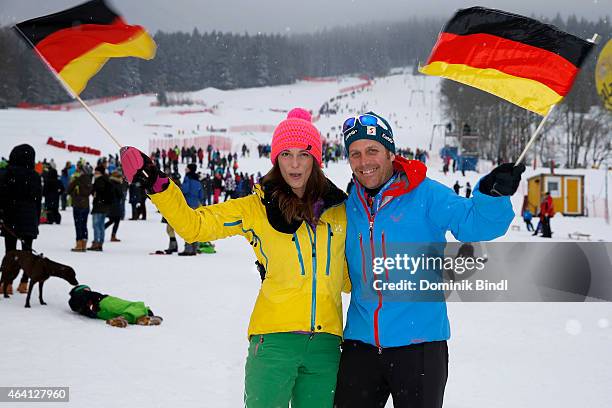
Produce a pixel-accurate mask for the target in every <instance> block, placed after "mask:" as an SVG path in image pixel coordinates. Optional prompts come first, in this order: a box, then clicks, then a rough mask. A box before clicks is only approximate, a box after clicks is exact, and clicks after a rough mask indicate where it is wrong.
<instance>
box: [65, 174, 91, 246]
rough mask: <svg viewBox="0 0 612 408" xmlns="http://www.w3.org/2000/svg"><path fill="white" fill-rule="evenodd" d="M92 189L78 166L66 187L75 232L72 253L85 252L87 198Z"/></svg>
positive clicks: (87, 214)
mask: <svg viewBox="0 0 612 408" xmlns="http://www.w3.org/2000/svg"><path fill="white" fill-rule="evenodd" d="M92 188H93V185H92V183H91V176H90V175H89V174H87V173H85V170H84V169H83V167H82V166H81V165H80V164H79V165H78V166H77V170H76V172H75V173H74V174H73V175H72V180H71V181H70V184H69V185H68V194H70V198H71V200H72V216H73V218H74V229H75V230H76V245H75V247H74V248H72V249H71V251H72V252H85V251H86V250H87V238H88V232H87V219H88V218H89V196H90V195H91V190H92Z"/></svg>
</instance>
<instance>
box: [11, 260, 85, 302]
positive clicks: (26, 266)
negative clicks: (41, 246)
mask: <svg viewBox="0 0 612 408" xmlns="http://www.w3.org/2000/svg"><path fill="white" fill-rule="evenodd" d="M0 269H2V278H0V283H3V285H2V286H3V287H4V288H3V289H4V297H5V298H8V297H9V295H8V293H7V287H8V286H9V285H12V283H13V280H15V278H16V277H17V275H18V274H19V270H21V269H23V272H24V273H25V274H26V275H27V276H28V277H29V278H30V286H29V287H28V297H27V298H26V304H25V307H30V296H31V295H32V289H33V288H34V285H35V284H36V283H38V300H39V301H40V304H41V305H46V303H45V301H44V300H43V298H42V290H43V284H44V283H45V281H46V280H47V279H49V277H50V276H57V277H58V278H62V279H64V280H65V281H67V282H68V283H70V284H71V285H78V284H79V282H78V281H77V280H76V273H75V272H74V269H72V268H71V267H70V266H67V265H62V264H60V263H57V262H54V261H52V260H50V259H49V258H45V257H44V256H43V255H42V254H40V255H34V254H33V253H31V252H30V251H9V252H7V253H6V255H4V259H2V266H1V267H0Z"/></svg>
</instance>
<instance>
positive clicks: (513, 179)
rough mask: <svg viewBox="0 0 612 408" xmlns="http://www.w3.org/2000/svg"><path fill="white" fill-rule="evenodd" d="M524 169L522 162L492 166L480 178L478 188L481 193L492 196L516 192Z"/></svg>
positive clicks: (508, 194) (509, 194)
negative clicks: (516, 164) (491, 168)
mask: <svg viewBox="0 0 612 408" xmlns="http://www.w3.org/2000/svg"><path fill="white" fill-rule="evenodd" d="M524 171H525V165H524V164H523V163H521V164H519V165H518V166H516V167H515V166H514V163H504V164H502V165H500V166H497V167H496V168H494V169H493V170H492V171H491V172H490V173H489V174H487V175H486V176H484V177H483V178H482V180H480V185H479V187H478V189H479V190H480V192H481V193H483V194H486V195H490V196H492V197H500V196H511V195H513V194H514V193H516V190H517V189H518V187H519V183H520V182H521V174H523V172H524Z"/></svg>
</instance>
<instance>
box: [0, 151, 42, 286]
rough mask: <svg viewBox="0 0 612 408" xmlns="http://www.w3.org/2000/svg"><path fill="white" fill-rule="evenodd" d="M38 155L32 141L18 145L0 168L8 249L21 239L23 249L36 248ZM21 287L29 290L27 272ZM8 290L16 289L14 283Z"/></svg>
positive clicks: (2, 231)
mask: <svg viewBox="0 0 612 408" xmlns="http://www.w3.org/2000/svg"><path fill="white" fill-rule="evenodd" d="M35 155H36V152H35V151H34V148H33V147H32V146H30V145H28V144H22V145H19V146H15V147H14V148H13V150H11V154H10V156H9V160H8V164H7V166H6V167H4V168H3V169H0V235H2V236H4V249H5V253H6V252H9V251H14V250H15V249H17V241H20V242H21V249H22V250H25V251H32V242H33V241H34V240H35V239H36V237H38V224H39V220H40V212H41V202H42V188H41V178H40V175H39V174H38V173H36V172H35V171H34V167H35V164H34V163H35V162H36V161H35ZM1 288H2V285H0V289H1ZM17 290H18V291H19V293H26V292H27V290H28V277H27V275H26V274H25V273H24V274H23V275H22V277H21V282H20V283H19V287H18V289H17ZM7 291H8V293H9V294H12V293H13V287H12V285H9V286H8V288H7Z"/></svg>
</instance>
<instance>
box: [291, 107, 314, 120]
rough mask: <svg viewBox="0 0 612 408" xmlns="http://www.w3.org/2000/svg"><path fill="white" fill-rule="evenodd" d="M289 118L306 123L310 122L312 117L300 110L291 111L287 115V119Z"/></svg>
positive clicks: (305, 111)
mask: <svg viewBox="0 0 612 408" xmlns="http://www.w3.org/2000/svg"><path fill="white" fill-rule="evenodd" d="M291 118H296V119H303V120H305V121H307V122H312V116H311V115H310V112H308V111H307V110H305V109H302V108H293V109H291V110H290V111H289V113H288V114H287V119H291Z"/></svg>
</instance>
